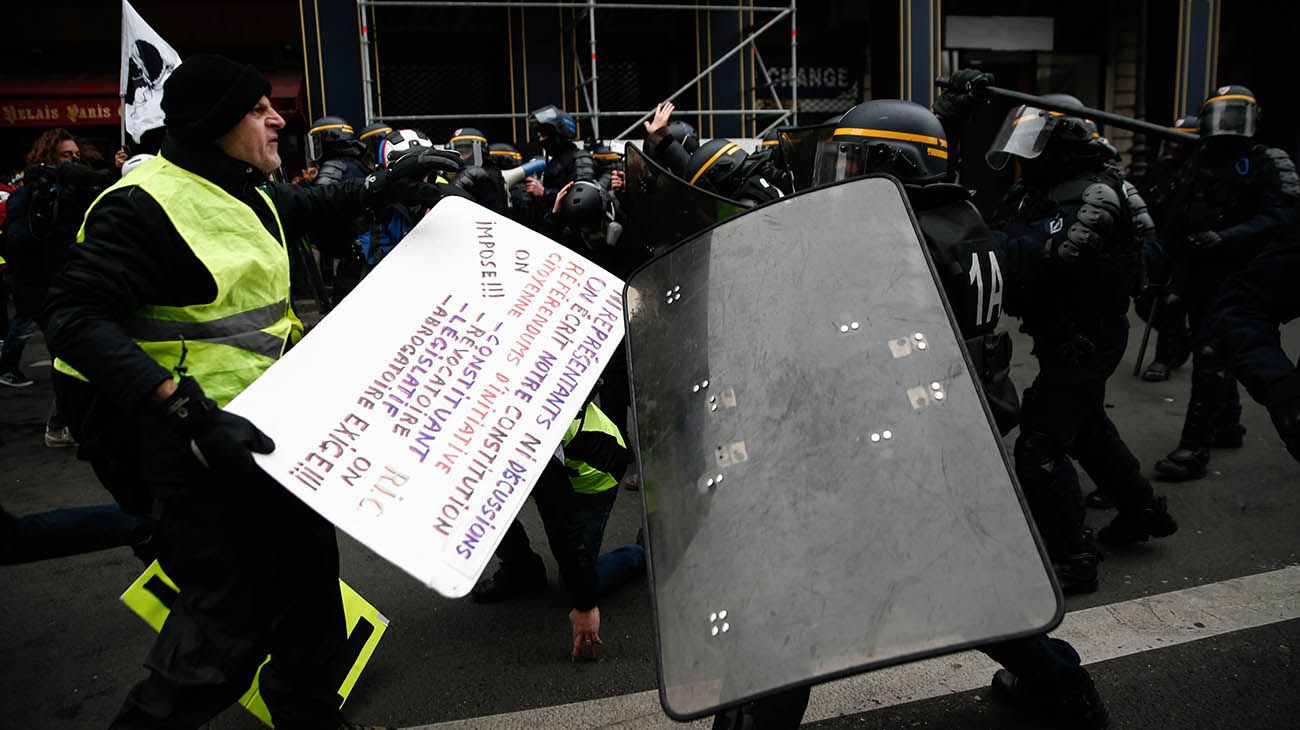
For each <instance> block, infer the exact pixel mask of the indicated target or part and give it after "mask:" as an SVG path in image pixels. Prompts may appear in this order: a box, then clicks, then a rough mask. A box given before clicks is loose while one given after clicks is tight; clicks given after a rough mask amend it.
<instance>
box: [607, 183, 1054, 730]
mask: <svg viewBox="0 0 1300 730" xmlns="http://www.w3.org/2000/svg"><path fill="white" fill-rule="evenodd" d="M935 282H936V277H935V274H934V271H933V266H932V264H931V262H930V261H929V259H928V254H927V253H926V249H925V246H924V245H923V243H922V241H921V239H920V238H919V234H918V233H917V228H916V225H915V223H914V221H913V218H912V216H911V212H910V210H909V209H908V207H907V205H906V202H905V200H904V198H903V192H902V188H901V186H900V185H899V183H898V181H897V180H895V179H894V178H890V177H883V176H877V177H868V178H862V179H856V180H852V181H848V182H844V183H838V184H834V185H831V186H828V187H825V188H818V189H816V190H812V191H808V192H804V193H800V194H796V195H794V196H792V197H789V198H786V199H784V200H781V201H778V202H775V203H771V204H768V205H765V206H762V207H760V208H755V209H753V210H750V211H748V212H746V213H745V214H744V215H740V216H737V217H735V218H732V219H730V220H728V221H726V222H725V223H722V224H720V225H718V226H716V227H714V228H712V229H710V230H708V231H706V232H704V233H702V234H700V235H699V236H697V237H695V238H693V239H690V240H688V241H686V242H685V243H683V244H682V245H680V246H678V247H677V248H675V249H673V250H671V251H669V252H668V253H666V254H665V255H663V256H660V257H658V258H656V259H655V260H653V261H651V262H650V263H648V264H646V265H645V266H643V267H642V268H640V269H639V270H637V271H636V272H635V273H634V274H633V275H632V276H631V278H630V280H629V282H628V288H627V291H626V300H627V301H626V303H627V310H626V311H627V318H628V319H627V321H628V345H629V358H630V371H631V378H632V390H633V400H634V409H635V418H636V429H635V431H636V438H635V443H636V446H637V448H638V449H639V452H640V458H641V468H642V489H643V492H642V493H643V495H644V496H643V499H644V500H645V507H646V513H647V526H648V540H649V548H650V565H651V579H652V586H653V594H654V605H655V621H656V627H657V637H658V647H659V659H660V662H659V670H660V682H659V686H660V692H661V700H662V703H663V706H664V709H665V710H666V711H667V712H668V714H669V715H670V716H672V717H673V718H675V719H690V718H694V717H698V716H701V715H705V714H708V713H710V712H714V711H716V710H718V709H721V708H725V707H728V706H733V705H737V704H740V703H742V702H745V701H748V700H752V699H756V698H758V697H760V696H763V695H766V694H769V693H772V692H775V691H778V690H781V689H785V688H790V687H793V686H797V685H801V684H808V683H813V682H820V681H824V680H827V679H831V678H834V677H837V676H841V675H845V674H851V673H855V672H861V671H863V670H867V669H871V668H875V667H881V666H885V665H889V664H895V663H899V662H905V661H909V660H913V659H918V658H921V657H925V656H929V655H934V654H939V653H945V652H951V651H956V650H961V649H966V648H970V647H973V646H978V645H981V644H984V643H988V642H991V641H996V640H1001V639H1009V638H1014V637H1019V636H1026V635H1030V634H1034V633H1039V632H1043V631H1047V630H1050V629H1051V628H1053V627H1054V626H1055V625H1056V624H1057V623H1058V622H1059V621H1060V618H1061V615H1062V604H1061V600H1060V596H1059V593H1058V592H1057V589H1056V587H1055V584H1054V583H1053V581H1052V579H1051V577H1050V576H1049V569H1048V562H1047V559H1046V556H1045V554H1044V553H1043V551H1042V549H1041V548H1040V546H1039V545H1038V543H1037V541H1036V537H1035V534H1034V532H1033V529H1032V527H1031V525H1030V522H1029V517H1028V512H1027V510H1026V508H1025V504H1024V501H1023V499H1022V497H1021V495H1020V492H1019V489H1018V487H1017V485H1016V483H1015V481H1014V478H1013V476H1012V472H1011V468H1010V465H1009V462H1008V459H1007V456H1006V454H1005V452H1004V450H1003V448H1002V444H1001V441H1000V439H999V438H998V435H997V432H996V430H995V427H994V425H993V421H992V419H991V417H990V415H989V412H988V409H987V407H986V405H985V402H984V400H983V398H982V395H981V393H980V392H979V390H978V389H977V384H976V381H975V380H974V379H973V378H972V374H971V368H970V365H969V361H968V356H967V355H966V352H965V350H964V349H963V345H962V341H961V339H960V337H959V336H958V335H957V333H956V330H955V323H954V321H953V319H952V317H951V315H950V312H949V310H948V308H947V305H946V303H945V300H944V299H943V297H942V295H941V293H940V290H939V288H938V286H937V285H936V283H935Z"/></svg>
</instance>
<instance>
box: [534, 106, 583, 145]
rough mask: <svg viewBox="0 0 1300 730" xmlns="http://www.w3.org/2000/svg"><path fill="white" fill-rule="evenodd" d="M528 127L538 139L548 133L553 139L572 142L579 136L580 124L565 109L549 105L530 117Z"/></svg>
mask: <svg viewBox="0 0 1300 730" xmlns="http://www.w3.org/2000/svg"><path fill="white" fill-rule="evenodd" d="M528 126H529V128H530V129H531V130H532V132H533V137H534V138H536V137H537V136H538V134H539V133H541V132H546V133H547V134H548V135H550V136H551V137H552V138H556V137H558V138H560V139H566V140H572V139H573V138H575V137H577V136H578V123H577V122H575V121H573V117H571V116H569V113H568V112H566V111H564V110H563V109H561V108H559V107H558V106H555V105H554V104H547V105H546V106H544V107H542V108H541V109H537V110H535V111H533V112H532V113H531V114H529V115H528Z"/></svg>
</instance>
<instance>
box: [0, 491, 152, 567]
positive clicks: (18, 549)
mask: <svg viewBox="0 0 1300 730" xmlns="http://www.w3.org/2000/svg"><path fill="white" fill-rule="evenodd" d="M152 532H153V520H151V519H149V518H147V517H137V516H135V515H129V514H127V513H125V512H123V511H122V510H121V508H119V507H118V506H117V505H115V504H103V505H99V506H96V507H75V508H72V509H56V510H52V511H50V512H41V513H39V514H34V515H27V516H26V517H14V516H13V515H11V514H9V513H8V512H6V511H5V510H4V509H3V508H0V565H16V564H18V563H30V562H33V561H36V560H46V559H49V558H62V557H65V556H68V555H79V554H81V553H90V552H95V551H97V550H107V549H109V548H114V547H122V546H126V545H135V544H136V543H139V542H142V541H143V540H144V539H145V538H147V537H149V535H150V533H152Z"/></svg>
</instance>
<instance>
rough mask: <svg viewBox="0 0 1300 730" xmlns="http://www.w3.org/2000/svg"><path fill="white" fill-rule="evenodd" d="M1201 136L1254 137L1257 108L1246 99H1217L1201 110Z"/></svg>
mask: <svg viewBox="0 0 1300 730" xmlns="http://www.w3.org/2000/svg"><path fill="white" fill-rule="evenodd" d="M1199 116H1200V118H1201V136H1202V137H1216V136H1224V135H1238V136H1241V137H1254V136H1255V125H1256V123H1257V122H1258V120H1259V107H1257V106H1255V103H1254V102H1252V101H1250V100H1249V99H1246V98H1241V99H1226V98H1225V99H1218V100H1216V101H1214V102H1212V103H1209V104H1206V105H1205V107H1204V108H1202V109H1201V113H1200V115H1199Z"/></svg>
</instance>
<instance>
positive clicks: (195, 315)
mask: <svg viewBox="0 0 1300 730" xmlns="http://www.w3.org/2000/svg"><path fill="white" fill-rule="evenodd" d="M132 185H134V186H136V187H139V188H141V189H142V190H144V191H145V192H147V193H148V194H149V196H150V197H151V198H153V199H154V201H156V202H157V203H158V205H159V206H160V207H161V208H162V210H163V212H164V213H165V214H166V215H167V218H168V220H170V221H171V223H172V225H173V226H175V228H176V232H177V233H179V234H180V237H181V238H182V239H183V240H184V241H185V242H186V243H187V244H188V245H189V247H190V250H191V251H193V252H194V255H195V256H196V257H197V258H198V259H199V261H200V262H202V264H203V265H204V267H205V268H207V270H208V273H209V274H211V275H212V279H213V281H214V282H216V285H217V296H216V298H215V299H214V300H213V301H211V302H209V303H207V304H195V305H191V306H187V307H162V306H145V307H141V308H140V309H138V310H136V311H135V312H133V313H132V314H131V316H130V317H128V318H127V319H126V320H125V321H123V322H122V327H123V329H124V330H125V331H126V332H127V334H129V335H130V336H131V338H132V339H134V340H135V342H136V344H138V345H139V346H140V348H141V349H142V350H144V351H145V353H147V354H148V355H149V356H150V357H152V358H153V359H154V360H155V361H156V362H157V363H158V364H160V365H162V366H163V367H165V368H167V369H168V370H173V371H177V369H178V368H183V371H184V372H185V374H187V375H190V376H193V377H194V378H195V379H196V380H198V381H199V384H200V385H202V386H203V391H204V392H205V393H206V394H207V396H208V397H209V398H212V399H213V400H215V401H216V402H217V404H218V405H220V406H225V405H226V404H227V403H229V402H230V401H231V400H233V399H234V397H235V396H236V395H239V393H240V392H241V391H243V390H244V388H246V387H248V385H249V384H250V383H252V382H253V381H254V380H256V379H257V378H258V377H259V376H260V375H261V374H262V373H264V372H266V369H267V368H269V367H271V365H272V364H273V363H274V362H275V361H276V360H277V359H279V358H280V356H281V355H283V354H284V352H285V350H287V349H288V348H289V347H290V346H291V345H292V344H293V343H295V342H297V341H298V339H299V338H300V337H302V331H303V327H302V322H301V321H299V319H298V317H297V316H296V315H295V314H294V313H293V308H292V302H291V299H290V294H289V254H288V249H287V248H286V246H285V237H284V227H283V225H281V223H280V215H279V213H278V212H277V211H276V209H275V204H274V203H272V202H271V198H270V196H269V195H267V194H266V192H265V191H264V190H262V189H260V188H259V189H258V191H257V192H258V194H259V195H261V196H262V199H263V200H265V201H266V205H267V206H268V207H269V208H270V209H271V214H272V215H273V216H274V218H275V223H276V228H277V229H278V230H279V234H280V235H279V239H278V240H277V238H276V237H275V236H272V235H271V234H270V233H269V232H268V231H267V230H266V227H265V226H263V225H262V222H261V220H260V219H259V218H258V217H257V214H256V213H255V212H253V209H252V208H250V207H248V206H247V205H246V204H244V203H242V202H240V201H239V200H237V199H236V198H234V197H233V196H231V195H230V194H229V193H227V192H226V191H224V190H222V189H221V188H220V187H218V186H216V185H214V184H213V183H212V182H210V181H208V180H206V179H204V178H202V177H199V176H198V175H195V174H194V173H192V172H189V171H188V170H185V169H184V168H181V167H178V166H176V165H175V164H173V163H171V162H169V161H167V160H166V159H165V158H163V157H162V156H161V155H160V156H158V157H155V158H153V159H151V160H149V161H147V162H145V163H144V164H142V165H140V166H139V167H138V168H136V169H135V170H134V171H133V172H132V174H131V175H128V176H126V177H124V178H123V179H122V180H120V181H119V182H118V183H117V184H115V185H113V186H112V187H110V188H108V190H105V191H104V195H106V194H108V193H109V192H111V191H113V190H116V189H118V188H123V187H129V186H132ZM102 198H103V195H101V196H100V198H98V199H96V200H95V203H92V204H91V206H90V209H89V210H87V211H86V215H87V217H89V215H90V212H91V211H93V210H94V209H95V205H96V204H98V203H99V199H102ZM85 235H86V227H85V224H84V223H83V224H82V227H81V231H80V232H79V233H78V234H77V242H78V243H81V242H83V241H84V240H85ZM54 367H55V369H57V370H59V371H60V372H63V373H65V374H68V375H72V376H73V377H78V378H81V379H83V380H84V379H85V378H84V377H82V376H81V375H80V374H79V373H77V371H76V370H74V369H73V368H72V367H71V366H69V365H68V364H67V363H65V362H63V361H62V360H56V361H55V364H54Z"/></svg>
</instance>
